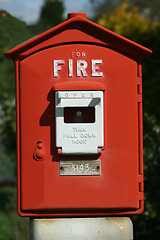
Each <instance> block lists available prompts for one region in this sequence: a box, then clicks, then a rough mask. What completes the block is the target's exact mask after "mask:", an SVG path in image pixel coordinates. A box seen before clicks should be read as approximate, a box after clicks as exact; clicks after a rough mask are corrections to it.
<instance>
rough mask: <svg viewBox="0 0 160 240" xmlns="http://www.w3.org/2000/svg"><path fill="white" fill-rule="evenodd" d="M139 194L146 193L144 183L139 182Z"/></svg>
mask: <svg viewBox="0 0 160 240" xmlns="http://www.w3.org/2000/svg"><path fill="white" fill-rule="evenodd" d="M139 192H144V185H143V182H139Z"/></svg>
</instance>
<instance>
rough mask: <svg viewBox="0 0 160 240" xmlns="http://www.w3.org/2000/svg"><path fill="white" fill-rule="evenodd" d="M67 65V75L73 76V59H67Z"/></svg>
mask: <svg viewBox="0 0 160 240" xmlns="http://www.w3.org/2000/svg"><path fill="white" fill-rule="evenodd" d="M68 67H69V73H68V76H69V77H73V60H72V59H69V60H68Z"/></svg>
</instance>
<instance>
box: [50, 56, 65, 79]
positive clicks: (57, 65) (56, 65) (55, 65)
mask: <svg viewBox="0 0 160 240" xmlns="http://www.w3.org/2000/svg"><path fill="white" fill-rule="evenodd" d="M64 63H65V62H64V60H53V77H55V78H57V77H58V71H61V70H62V68H61V65H63V64H64Z"/></svg>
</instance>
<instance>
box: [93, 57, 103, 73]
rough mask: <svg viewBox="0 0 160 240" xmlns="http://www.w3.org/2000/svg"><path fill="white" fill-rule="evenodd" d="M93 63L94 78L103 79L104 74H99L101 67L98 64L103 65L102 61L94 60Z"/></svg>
mask: <svg viewBox="0 0 160 240" xmlns="http://www.w3.org/2000/svg"><path fill="white" fill-rule="evenodd" d="M91 62H92V77H102V76H103V72H99V67H98V66H97V64H102V59H96V60H95V59H93V60H91Z"/></svg>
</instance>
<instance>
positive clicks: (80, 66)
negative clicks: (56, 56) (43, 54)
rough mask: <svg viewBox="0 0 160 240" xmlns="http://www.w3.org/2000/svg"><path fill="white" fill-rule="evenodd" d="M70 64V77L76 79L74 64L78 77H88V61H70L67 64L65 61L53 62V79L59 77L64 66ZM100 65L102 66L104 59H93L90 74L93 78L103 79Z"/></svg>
mask: <svg viewBox="0 0 160 240" xmlns="http://www.w3.org/2000/svg"><path fill="white" fill-rule="evenodd" d="M65 64H68V77H74V71H73V68H74V64H76V76H77V77H88V72H89V71H88V62H87V61H86V60H76V61H75V63H74V61H73V59H69V60H68V61H67V63H66V62H65V60H53V77H54V78H57V77H59V74H60V73H59V72H60V71H62V70H63V65H65ZM99 64H102V59H92V60H91V69H90V74H91V76H92V77H102V76H103V72H101V71H100V70H99Z"/></svg>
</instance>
